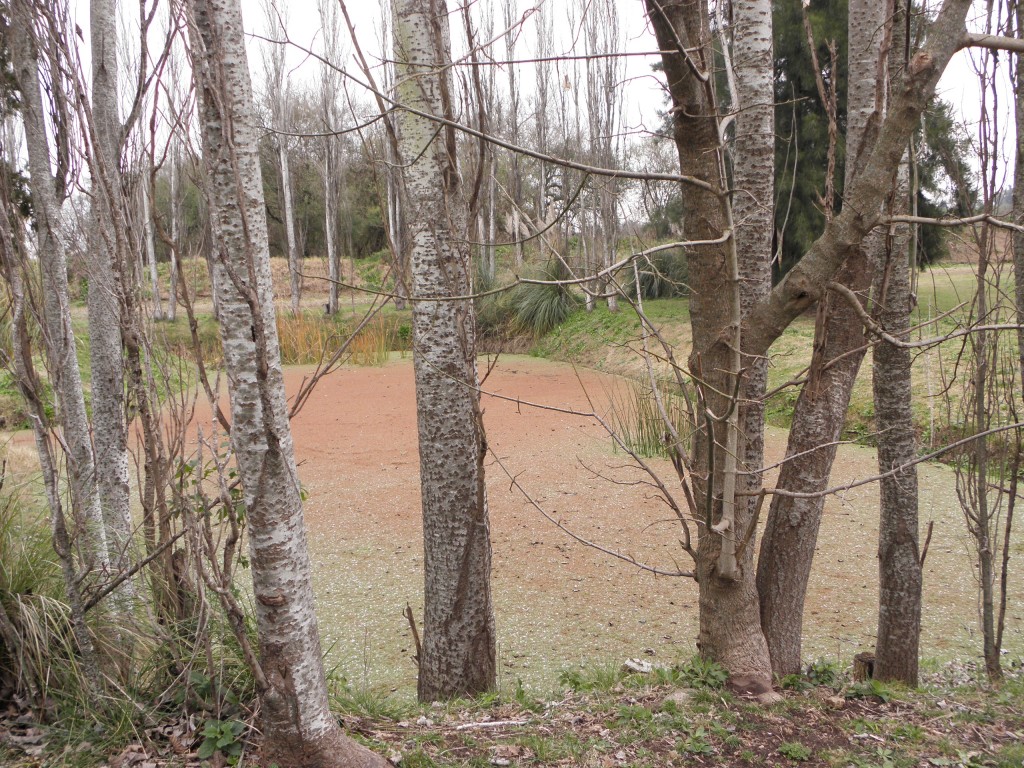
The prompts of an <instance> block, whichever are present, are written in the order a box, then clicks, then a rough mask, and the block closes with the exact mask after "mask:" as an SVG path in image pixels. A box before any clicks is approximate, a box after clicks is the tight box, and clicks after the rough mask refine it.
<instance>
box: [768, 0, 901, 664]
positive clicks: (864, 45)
mask: <svg viewBox="0 0 1024 768" xmlns="http://www.w3.org/2000/svg"><path fill="white" fill-rule="evenodd" d="M885 22H886V13H885V7H884V4H882V3H877V2H874V1H873V0H853V2H851V3H850V4H849V19H848V30H849V32H848V40H849V42H848V45H849V53H848V62H849V63H848V83H849V86H848V93H847V125H846V157H847V158H849V161H848V162H847V165H846V180H845V182H846V186H847V187H849V186H851V185H852V184H853V179H854V177H855V175H856V174H857V173H858V172H859V170H860V164H859V163H858V162H857V159H858V158H862V157H864V156H865V153H866V152H868V151H869V150H870V144H871V141H872V140H873V139H874V135H875V131H876V130H877V128H874V129H872V127H871V126H872V125H873V123H876V122H877V120H878V119H879V117H880V116H881V114H882V109H883V96H884V93H883V92H882V91H881V90H880V89H879V78H880V72H882V71H884V56H883V55H882V53H881V51H883V50H884V49H885V48H886V42H885V40H886V34H885V32H886V29H887V27H886V24H885ZM882 245H883V243H882V239H881V235H880V234H879V233H874V232H872V233H869V234H868V235H867V237H865V239H864V241H863V243H862V244H861V246H860V247H859V248H857V249H855V250H853V251H852V252H851V255H850V257H849V258H848V259H847V261H846V264H845V265H844V266H843V268H842V270H841V271H840V273H839V274H838V275H837V276H836V282H838V283H841V284H843V285H845V286H846V287H848V288H849V289H850V290H851V291H853V292H854V293H855V294H856V295H857V296H858V297H860V298H859V299H858V301H859V302H864V301H865V299H866V294H867V292H868V289H869V287H870V285H871V279H872V275H873V271H872V270H873V267H872V264H873V263H874V261H876V260H877V258H878V256H877V253H878V251H879V248H880V247H881V246H882ZM813 350H814V351H813V355H812V359H811V365H810V369H809V371H808V376H807V381H806V383H805V384H804V386H803V387H802V388H801V390H800V396H799V398H798V400H797V403H796V407H795V408H794V411H793V425H792V427H791V429H790V433H789V441H788V443H787V445H786V462H785V463H784V464H783V466H782V469H781V472H780V475H779V479H778V482H777V487H779V488H784V489H786V490H788V491H792V492H793V493H794V495H777V496H775V497H773V498H772V502H771V507H770V509H769V513H768V521H767V524H766V526H765V532H764V537H763V538H762V540H761V554H760V557H759V558H758V566H757V568H758V570H757V587H758V594H759V596H760V600H761V623H762V626H763V628H764V632H765V636H766V637H767V639H768V647H769V650H770V652H771V657H772V669H773V671H774V672H775V673H776V674H779V675H786V674H793V673H795V672H798V671H799V670H800V662H801V655H800V652H801V635H802V632H803V606H804V598H805V596H806V594H807V582H808V580H809V578H810V574H811V563H812V561H813V559H814V549H815V544H816V542H817V538H818V528H819V525H820V523H821V516H822V511H823V509H824V506H825V497H824V496H823V495H820V492H821V491H823V490H824V489H825V488H827V487H828V483H829V476H830V474H831V471H832V463H833V461H834V460H835V456H836V449H837V446H838V441H839V438H840V435H841V434H842V430H843V426H844V424H845V421H846V412H847V409H848V407H849V403H850V395H851V393H852V392H853V385H854V382H855V381H856V379H857V373H858V372H859V370H860V365H861V362H862V361H863V359H864V354H865V352H866V350H867V346H866V339H865V334H864V327H863V325H862V323H861V321H860V318H859V316H858V312H857V308H855V307H853V306H851V305H850V303H849V302H848V301H847V299H846V298H844V297H843V296H841V295H840V294H838V293H836V292H835V291H829V292H827V293H826V294H825V295H824V296H823V297H822V298H821V299H819V301H818V309H817V315H816V318H815V329H814V347H813ZM748 434H750V432H749V428H748ZM801 494H806V495H801Z"/></svg>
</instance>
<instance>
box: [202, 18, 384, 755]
mask: <svg viewBox="0 0 1024 768" xmlns="http://www.w3.org/2000/svg"><path fill="white" fill-rule="evenodd" d="M186 7H187V9H188V13H189V38H190V42H191V49H192V63H193V77H194V78H195V82H196V91H197V92H198V93H199V94H200V96H201V110H200V124H201V127H202V138H203V156H204V162H205V163H206V166H207V173H208V194H209V197H210V199H209V207H210V215H211V228H212V230H213V234H214V238H213V247H214V249H215V252H214V256H213V259H212V266H213V269H214V270H215V272H216V274H217V276H218V279H217V283H216V285H217V291H218V293H219V300H220V316H219V317H220V331H221V340H222V343H223V348H224V364H225V367H226V369H227V372H228V393H229V396H230V400H231V421H232V424H231V446H232V448H233V450H234V454H235V459H236V461H237V464H238V471H239V477H240V479H241V482H242V489H243V499H244V502H245V505H246V510H247V519H248V533H249V550H250V554H251V559H252V568H251V570H252V579H253V597H254V603H255V605H256V627H257V634H258V636H259V645H260V668H259V670H257V672H258V675H257V680H258V685H259V693H260V727H261V729H262V731H263V735H264V754H263V759H264V761H265V762H266V763H268V764H270V763H277V764H278V765H279V766H281V768H289V767H291V766H295V767H296V768H298V766H304V767H308V766H339V767H340V766H346V767H350V766H357V767H361V766H375V767H383V766H386V765H387V762H386V761H385V760H384V759H383V758H381V757H379V756H378V755H375V754H374V753H372V752H370V751H369V750H367V749H365V748H363V747H361V746H359V745H357V744H356V743H355V742H353V741H351V740H350V739H348V738H347V737H345V736H344V735H343V734H342V732H341V730H340V728H339V726H338V723H337V721H336V720H335V718H334V717H333V716H332V714H331V712H330V709H329V707H328V697H327V685H326V681H325V677H324V669H323V659H322V654H321V649H320V636H319V632H318V630H317V623H316V616H315V614H314V611H313V590H312V585H311V582H310V564H309V554H308V550H307V545H306V533H305V527H304V525H303V513H302V500H301V497H300V489H299V479H298V475H297V472H296V468H295V458H294V452H293V448H292V437H291V430H290V427H289V424H288V408H287V404H286V401H285V391H284V378H283V375H282V372H281V363H280V349H279V346H278V339H277V331H276V327H275V312H274V301H273V292H272V287H271V278H270V251H269V244H268V239H267V223H266V214H265V209H264V200H263V183H262V178H261V174H260V166H259V157H258V153H257V152H258V150H257V138H258V134H257V132H256V126H255V124H254V122H253V120H254V114H253V113H254V110H253V102H252V88H251V84H250V81H249V69H248V64H247V61H246V55H245V45H244V40H243V30H242V15H241V9H240V7H239V3H238V1H237V0H189V1H188V2H187V5H186Z"/></svg>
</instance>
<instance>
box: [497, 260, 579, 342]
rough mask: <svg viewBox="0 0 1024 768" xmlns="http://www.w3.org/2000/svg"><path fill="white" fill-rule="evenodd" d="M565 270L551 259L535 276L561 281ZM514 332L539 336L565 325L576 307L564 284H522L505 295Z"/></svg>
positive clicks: (565, 273)
mask: <svg viewBox="0 0 1024 768" xmlns="http://www.w3.org/2000/svg"><path fill="white" fill-rule="evenodd" d="M568 277H569V270H568V269H567V268H566V266H565V265H564V264H563V263H562V262H561V261H559V260H558V259H552V260H551V261H549V262H548V264H547V265H546V266H545V267H544V270H543V271H542V272H541V273H540V275H539V276H538V278H539V279H541V280H552V281H554V280H565V279H567V278H568ZM509 301H510V302H511V305H512V307H513V309H514V312H515V322H516V326H517V328H518V330H520V331H521V332H524V333H531V334H533V336H534V338H538V337H540V336H543V335H544V334H545V333H547V332H548V331H550V330H551V329H552V328H554V327H555V326H558V325H560V324H562V323H564V322H565V320H566V319H567V318H568V317H569V315H571V314H572V311H573V310H574V309H576V306H577V305H578V304H579V300H578V299H577V297H576V294H575V293H573V292H572V290H571V289H570V288H569V286H567V285H544V284H539V285H538V284H537V283H522V284H520V285H517V286H516V287H515V288H514V289H513V290H512V291H510V292H509Z"/></svg>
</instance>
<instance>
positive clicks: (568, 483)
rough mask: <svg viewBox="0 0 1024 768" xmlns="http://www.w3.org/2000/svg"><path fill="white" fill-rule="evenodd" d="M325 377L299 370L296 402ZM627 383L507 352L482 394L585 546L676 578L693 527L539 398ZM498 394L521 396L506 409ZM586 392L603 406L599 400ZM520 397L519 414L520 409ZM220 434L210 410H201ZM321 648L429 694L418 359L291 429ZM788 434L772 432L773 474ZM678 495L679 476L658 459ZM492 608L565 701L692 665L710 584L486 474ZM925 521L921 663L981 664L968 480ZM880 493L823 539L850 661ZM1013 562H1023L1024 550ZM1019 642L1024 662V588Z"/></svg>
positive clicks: (506, 650)
mask: <svg viewBox="0 0 1024 768" xmlns="http://www.w3.org/2000/svg"><path fill="white" fill-rule="evenodd" d="M308 372H309V370H308V369H304V368H293V369H289V370H288V372H287V374H286V383H287V386H288V389H289V393H292V392H294V391H295V389H296V388H297V386H298V385H299V383H300V382H301V381H302V379H303V376H304V375H306V374H308ZM616 385H617V384H616V380H615V379H614V378H611V377H608V376H604V375H601V374H598V373H594V372H591V371H576V370H574V369H573V368H571V367H570V366H568V365H565V364H561V363H554V362H549V361H546V360H539V359H534V358H526V357H504V358H502V359H501V361H500V362H499V364H498V365H497V367H496V368H495V369H494V370H493V372H492V373H491V375H490V376H489V377H488V379H487V380H486V382H485V384H484V389H485V390H486V392H487V393H488V394H487V395H485V397H484V400H483V405H484V409H485V414H484V421H485V425H486V429H487V433H488V441H489V444H490V446H491V448H492V449H493V450H494V452H495V453H496V454H497V456H498V457H500V459H501V462H502V464H503V465H504V467H505V469H507V470H508V472H510V473H512V474H513V475H515V476H516V478H517V480H518V483H519V484H520V485H521V486H522V487H523V488H524V489H526V491H527V492H528V493H529V494H530V495H531V496H532V497H533V498H534V500H535V501H537V503H538V504H540V505H541V506H542V507H543V508H544V509H545V510H546V511H547V512H548V513H549V514H550V515H551V516H552V517H554V518H555V519H557V520H560V521H562V522H563V523H564V524H565V525H566V526H567V527H570V528H571V529H572V530H573V531H574V532H576V533H578V534H579V535H581V536H582V537H584V538H587V539H589V540H592V541H595V542H597V543H599V544H601V545H602V546H605V547H607V548H609V549H615V550H617V551H619V552H622V553H623V554H626V555H628V556H631V557H634V558H636V559H637V560H639V561H642V562H646V563H649V564H652V565H656V566H658V567H660V568H661V569H664V570H676V569H678V568H682V569H687V568H689V567H690V564H689V563H688V562H687V559H686V556H685V554H684V553H683V552H682V551H681V550H680V547H679V543H678V540H679V527H678V522H676V521H675V520H674V519H673V517H672V515H671V513H670V511H669V510H668V508H667V507H666V505H665V504H664V503H662V502H661V501H659V500H658V499H657V497H656V494H655V492H654V490H653V488H652V487H651V486H650V485H647V484H643V483H642V482H639V481H642V480H643V479H644V478H643V476H642V475H641V474H640V473H638V472H637V471H636V469H635V468H633V467H631V466H630V462H629V460H628V458H627V457H625V456H624V455H623V454H622V453H616V452H614V451H613V449H612V443H611V440H610V438H609V437H608V436H607V435H606V434H605V433H604V432H603V430H602V428H601V427H600V426H599V425H598V424H597V423H596V422H595V421H594V420H593V419H591V418H588V417H587V416H584V415H571V414H565V413H558V412H555V411H551V410H543V409H540V408H537V407H533V406H531V405H529V404H528V403H536V404H543V405H546V406H555V407H560V408H565V407H568V408H570V409H575V410H578V411H586V412H589V411H591V410H597V411H598V412H604V411H605V410H606V409H607V404H608V402H609V400H610V397H609V393H610V391H611V390H612V388H613V387H615V386H616ZM496 395H499V396H504V397H506V398H513V400H506V399H500V398H499V397H497V396H496ZM588 398H589V400H590V402H592V403H593V405H592V406H591V405H590V404H588ZM516 400H519V401H522V402H517V401H516ZM199 418H200V420H204V419H206V420H208V418H209V417H208V414H202V413H201V414H199ZM293 430H294V437H295V445H296V452H297V457H298V460H299V462H300V466H299V473H300V477H301V479H302V482H303V484H304V486H305V488H306V490H307V491H308V502H307V506H306V515H307V527H308V530H309V539H310V548H311V551H312V556H313V563H314V579H315V586H316V590H317V597H318V609H319V618H320V623H321V632H322V635H323V637H324V645H325V647H326V648H329V658H330V659H332V660H333V661H334V662H336V664H337V671H338V672H339V673H341V674H343V675H345V676H346V677H347V679H348V681H349V682H350V683H351V684H353V685H354V686H356V687H363V686H367V687H371V688H374V689H383V690H385V691H386V690H397V691H399V692H400V695H401V694H404V693H410V694H411V692H412V691H413V690H414V689H415V667H414V664H413V662H412V659H411V656H412V654H413V653H414V649H413V646H412V638H411V634H410V631H409V627H408V624H407V622H406V620H405V619H404V618H403V616H402V612H403V610H404V608H405V606H406V604H407V603H408V604H410V605H411V606H412V608H413V610H414V611H415V612H416V614H417V615H422V540H421V536H422V532H421V527H420V503H419V487H418V482H419V478H418V475H419V472H418V458H417V452H416V415H415V403H414V388H413V372H412V364H411V361H410V360H409V359H398V358H397V357H395V358H393V359H392V361H391V362H389V363H388V364H387V365H386V366H384V367H381V368H355V367H351V368H344V369H342V370H340V371H338V372H337V373H335V374H332V375H331V376H329V377H327V378H326V379H324V380H323V381H321V382H320V384H319V385H318V387H317V389H316V391H315V393H314V394H313V396H312V398H311V399H310V400H309V402H308V403H307V404H306V405H305V407H304V409H303V410H302V411H301V413H300V414H299V415H298V416H297V417H296V419H295V420H294V421H293ZM784 447H785V433H784V432H782V431H779V430H773V431H770V433H769V435H768V450H769V461H771V462H774V461H778V460H779V459H780V458H781V456H782V452H783V450H784ZM654 464H655V466H656V467H657V469H658V470H659V472H660V474H661V476H662V478H664V479H665V481H666V484H667V485H668V487H669V488H670V489H671V488H678V483H676V482H673V481H672V478H673V477H674V473H673V471H672V469H671V466H669V465H668V464H667V462H654ZM876 467H877V465H876V464H875V456H874V452H873V451H871V450H870V449H866V448H861V447H857V446H844V447H842V449H841V451H840V456H839V459H838V461H837V462H836V470H835V474H834V477H833V481H834V482H835V483H841V482H849V481H851V480H854V479H855V478H858V477H864V476H869V475H872V474H874V473H875V472H877V468H876ZM487 476H488V493H489V499H490V512H491V526H492V537H493V551H494V582H493V586H494V595H495V609H496V615H497V625H498V634H499V649H498V652H499V668H500V670H501V672H500V674H501V675H502V680H501V682H502V684H503V685H511V686H514V685H515V684H516V681H517V680H522V681H523V683H524V684H525V685H527V686H528V687H533V688H535V689H540V690H549V689H550V688H551V687H553V686H554V685H555V683H556V680H557V675H558V672H559V671H560V670H563V669H570V668H573V667H575V666H577V665H581V664H586V665H593V664H594V663H599V662H602V661H606V662H609V663H621V661H622V660H623V659H625V658H627V657H637V656H642V657H645V658H650V659H652V660H655V661H662V662H672V661H675V660H677V659H686V658H689V657H690V656H691V655H692V654H693V653H694V639H695V637H696V634H697V607H696V601H697V590H696V585H695V584H694V583H693V582H692V581H691V580H689V579H686V578H670V577H664V576H655V575H653V574H651V573H647V572H644V571H641V570H639V569H638V568H636V567H635V566H633V565H631V564H629V563H626V562H623V561H621V560H616V559H614V558H612V557H610V556H608V555H606V554H603V553H601V552H599V551H596V550H595V549H592V548H589V547H587V546H584V545H582V544H580V543H578V542H576V541H574V540H572V539H571V538H570V537H569V536H567V535H566V534H565V533H563V532H562V531H560V530H559V529H558V528H557V527H555V526H554V525H553V524H552V523H551V522H548V521H547V520H546V519H545V518H544V517H543V516H542V515H541V514H540V512H538V511H537V509H536V508H534V507H533V506H532V505H531V504H530V503H529V501H527V499H526V498H525V497H524V495H523V493H522V492H521V491H520V490H517V489H516V488H514V487H512V483H511V482H510V478H509V476H508V474H506V472H505V470H503V469H502V468H501V467H500V466H498V464H497V463H496V462H495V461H494V460H493V459H491V460H490V461H489V462H488V466H487ZM921 487H922V497H921V518H922V526H925V525H927V523H928V521H930V520H934V521H935V532H934V535H933V539H932V543H931V549H930V551H929V555H928V559H927V562H926V566H925V579H926V591H927V599H926V605H925V615H924V633H923V634H924V637H923V655H924V656H925V657H932V658H939V659H948V658H951V657H961V658H966V657H972V658H973V657H975V656H977V655H978V654H977V649H978V648H980V639H979V637H978V633H977V621H976V614H977V609H976V602H977V601H976V597H975V595H976V587H975V582H974V580H973V577H972V572H971V568H970V564H969V560H968V559H967V555H966V537H965V536H964V534H963V528H964V526H963V522H962V520H961V519H960V517H959V511H958V508H957V507H956V497H955V493H954V486H953V475H952V472H951V471H950V470H949V469H948V468H946V467H943V466H939V465H926V466H923V467H922V471H921ZM876 499H877V489H876V488H875V487H874V486H863V487H860V488H856V489H853V490H850V491H848V492H845V493H844V494H842V495H841V496H838V497H836V498H833V499H832V500H831V501H830V502H829V503H828V507H827V513H826V519H825V521H824V523H823V525H822V533H821V540H820V542H819V549H818V557H817V560H816V563H815V572H814V574H813V576H812V582H811V586H810V594H809V602H808V606H807V610H806V615H805V632H806V640H805V650H806V653H805V655H806V656H807V657H808V658H815V657H819V656H825V657H829V658H832V659H838V660H840V661H842V662H843V663H848V662H849V660H850V658H851V657H852V655H853V654H854V653H856V652H857V651H859V650H861V649H863V648H864V647H870V646H871V645H872V644H873V636H872V632H873V628H874V625H875V616H876V610H877V608H876V601H877V586H876V584H877V564H876V562H877V561H876V557H875V547H876V540H877V539H876V536H877V501H876ZM1015 551H1016V552H1017V553H1020V551H1021V545H1020V537H1018V539H1017V544H1016V548H1015ZM1013 587H1014V589H1013V591H1012V593H1011V594H1012V596H1011V606H1010V611H1009V614H1010V615H1009V620H1008V626H1007V631H1006V640H1005V643H1006V645H1007V646H1008V647H1009V648H1010V649H1012V650H1013V651H1014V652H1015V653H1019V652H1021V651H1022V650H1024V635H1022V630H1024V621H1022V613H1024V605H1022V598H1021V595H1020V577H1019V575H1016V578H1015V582H1014V585H1013Z"/></svg>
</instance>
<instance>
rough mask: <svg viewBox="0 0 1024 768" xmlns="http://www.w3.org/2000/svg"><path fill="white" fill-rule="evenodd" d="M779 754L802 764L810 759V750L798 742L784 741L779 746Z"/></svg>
mask: <svg viewBox="0 0 1024 768" xmlns="http://www.w3.org/2000/svg"><path fill="white" fill-rule="evenodd" d="M779 754H780V755H782V756H783V757H788V758H789V759H790V760H796V761H797V762H800V763H802V762H804V761H806V760H810V759H811V748H810V747H807V746H805V745H803V744H801V743H800V742H799V741H784V742H782V743H781V744H780V745H779Z"/></svg>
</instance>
